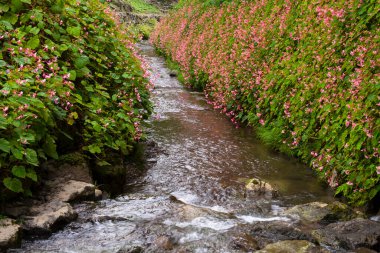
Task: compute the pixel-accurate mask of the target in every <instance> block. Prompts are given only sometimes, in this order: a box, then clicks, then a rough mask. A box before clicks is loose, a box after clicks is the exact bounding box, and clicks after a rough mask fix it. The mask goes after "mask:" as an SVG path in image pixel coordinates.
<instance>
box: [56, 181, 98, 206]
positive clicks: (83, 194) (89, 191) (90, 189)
mask: <svg viewBox="0 0 380 253" xmlns="http://www.w3.org/2000/svg"><path fill="white" fill-rule="evenodd" d="M59 187H60V190H58V191H57V192H56V193H54V194H53V195H51V198H52V199H54V200H59V201H63V202H73V201H77V200H84V199H94V198H95V186H94V185H93V184H89V183H86V182H81V181H75V180H70V181H68V182H66V183H64V184H61V185H60V186H59Z"/></svg>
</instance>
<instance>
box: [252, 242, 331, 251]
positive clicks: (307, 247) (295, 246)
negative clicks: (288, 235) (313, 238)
mask: <svg viewBox="0 0 380 253" xmlns="http://www.w3.org/2000/svg"><path fill="white" fill-rule="evenodd" d="M255 252H258V253H317V252H328V251H325V250H324V249H322V248H320V247H318V246H316V245H315V244H313V243H311V242H309V241H305V240H289V241H280V242H276V243H272V244H268V245H267V246H266V247H265V248H264V249H262V250H258V251H255Z"/></svg>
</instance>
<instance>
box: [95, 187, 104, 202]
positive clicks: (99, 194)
mask: <svg viewBox="0 0 380 253" xmlns="http://www.w3.org/2000/svg"><path fill="white" fill-rule="evenodd" d="M102 198H103V192H102V191H101V190H99V189H95V200H101V199H102Z"/></svg>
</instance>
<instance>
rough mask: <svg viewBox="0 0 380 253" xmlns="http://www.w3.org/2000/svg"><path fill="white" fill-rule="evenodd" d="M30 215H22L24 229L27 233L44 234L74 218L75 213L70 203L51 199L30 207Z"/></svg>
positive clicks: (75, 216)
mask: <svg viewBox="0 0 380 253" xmlns="http://www.w3.org/2000/svg"><path fill="white" fill-rule="evenodd" d="M30 213H31V215H30V216H27V217H24V219H26V221H25V223H24V229H25V231H26V232H27V233H29V234H37V235H46V234H50V233H52V232H53V231H55V230H57V229H59V228H61V227H62V226H63V225H66V224H67V223H69V222H71V221H73V220H75V219H76V218H77V216H78V215H77V213H76V212H75V211H74V210H73V208H72V207H71V205H70V204H68V203H65V202H62V201H52V202H49V203H46V204H43V205H41V206H35V207H32V208H31V210H30Z"/></svg>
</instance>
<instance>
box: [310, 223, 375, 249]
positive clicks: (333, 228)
mask: <svg viewBox="0 0 380 253" xmlns="http://www.w3.org/2000/svg"><path fill="white" fill-rule="evenodd" d="M312 235H313V237H314V238H315V239H316V240H317V241H318V242H319V243H321V244H325V245H328V246H331V247H334V248H343V249H346V250H353V249H356V248H360V247H365V248H369V249H373V250H376V251H380V223H379V222H376V221H372V220H367V219H362V218H358V219H354V220H350V221H346V222H337V223H332V224H329V225H327V226H326V227H324V228H322V229H318V230H315V231H313V232H312Z"/></svg>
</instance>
